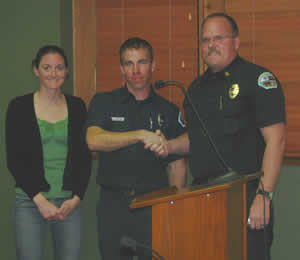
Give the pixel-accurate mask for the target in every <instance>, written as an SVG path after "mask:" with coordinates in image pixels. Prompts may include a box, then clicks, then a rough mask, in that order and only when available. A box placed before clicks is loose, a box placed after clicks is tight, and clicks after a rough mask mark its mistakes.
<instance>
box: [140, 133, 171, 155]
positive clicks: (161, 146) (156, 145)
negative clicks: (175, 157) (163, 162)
mask: <svg viewBox="0 0 300 260" xmlns="http://www.w3.org/2000/svg"><path fill="white" fill-rule="evenodd" d="M140 131H141V132H140V134H141V141H142V142H143V143H144V145H145V146H144V147H145V149H149V150H150V151H152V152H154V153H155V154H156V155H157V156H159V157H162V158H165V157H167V156H168V154H169V149H168V141H167V139H166V137H165V136H164V134H163V133H162V132H161V131H160V130H156V131H155V132H151V131H147V130H140Z"/></svg>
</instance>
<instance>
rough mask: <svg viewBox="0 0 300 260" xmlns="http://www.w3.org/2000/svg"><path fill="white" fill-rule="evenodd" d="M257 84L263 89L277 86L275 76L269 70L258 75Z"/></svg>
mask: <svg viewBox="0 0 300 260" xmlns="http://www.w3.org/2000/svg"><path fill="white" fill-rule="evenodd" d="M257 84H258V86H260V87H262V88H264V89H272V88H277V81H276V78H275V76H274V75H273V74H272V73H271V72H263V73H261V74H260V75H259V77H258V80H257Z"/></svg>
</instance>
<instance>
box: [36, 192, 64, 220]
mask: <svg viewBox="0 0 300 260" xmlns="http://www.w3.org/2000/svg"><path fill="white" fill-rule="evenodd" d="M33 202H34V203H35V204H36V206H37V207H38V210H39V212H40V213H41V215H42V216H43V218H44V219H46V220H49V221H50V220H56V219H57V214H58V210H59V209H58V207H56V205H54V204H53V203H51V202H50V201H49V200H47V199H46V198H45V197H44V195H43V194H42V193H38V194H37V195H35V196H34V197H33Z"/></svg>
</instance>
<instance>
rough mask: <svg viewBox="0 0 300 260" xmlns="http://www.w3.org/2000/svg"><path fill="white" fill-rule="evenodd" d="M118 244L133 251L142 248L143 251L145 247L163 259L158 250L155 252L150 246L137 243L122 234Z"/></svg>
mask: <svg viewBox="0 0 300 260" xmlns="http://www.w3.org/2000/svg"><path fill="white" fill-rule="evenodd" d="M120 245H121V247H127V248H130V249H131V250H132V251H133V252H137V251H139V249H142V250H143V251H144V250H145V249H147V250H149V251H151V252H152V253H154V254H155V255H156V256H157V257H158V258H159V259H161V260H165V259H164V258H163V257H162V256H161V255H160V254H159V253H158V252H156V251H155V250H154V249H152V248H151V247H148V246H146V245H144V244H142V243H139V242H137V241H136V240H134V239H132V238H130V237H128V236H123V237H122V238H121V240H120Z"/></svg>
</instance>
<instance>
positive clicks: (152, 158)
mask: <svg viewBox="0 0 300 260" xmlns="http://www.w3.org/2000/svg"><path fill="white" fill-rule="evenodd" d="M179 117H180V111H179V109H178V107H177V106H176V105H174V104H172V103H170V102H169V101H167V100H166V99H164V98H162V97H161V96H159V95H157V94H156V93H155V92H154V90H153V89H152V88H151V92H150V96H149V97H148V98H147V99H146V100H143V101H137V100H136V99H135V97H134V96H133V95H132V94H131V93H130V92H129V91H128V89H127V87H122V88H120V89H116V90H114V91H112V92H107V93H99V94H96V95H95V96H94V97H93V99H92V101H91V104H90V107H89V112H88V123H87V125H88V127H90V126H99V127H101V128H102V129H104V130H108V131H113V132H127V131H134V130H138V129H145V130H149V131H153V132H155V131H156V130H157V129H160V130H161V131H162V132H163V134H164V135H165V137H166V138H167V139H170V138H175V137H177V136H179V135H180V134H182V133H183V132H184V130H185V129H184V125H183V124H181V121H180V120H179ZM177 159H179V157H178V156H170V157H168V158H166V159H162V158H159V157H157V156H156V155H155V154H154V153H153V152H151V151H149V150H146V149H144V144H143V143H142V142H140V143H137V144H134V145H130V146H128V147H124V148H121V149H118V150H116V151H112V152H99V169H98V177H97V183H98V184H100V185H102V186H109V187H115V188H120V189H123V188H125V189H126V187H128V188H132V187H138V188H139V189H142V190H143V191H145V192H148V191H152V190H153V189H157V188H161V187H165V186H167V185H168V176H167V174H166V167H167V165H168V163H169V162H171V161H174V160H177Z"/></svg>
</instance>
